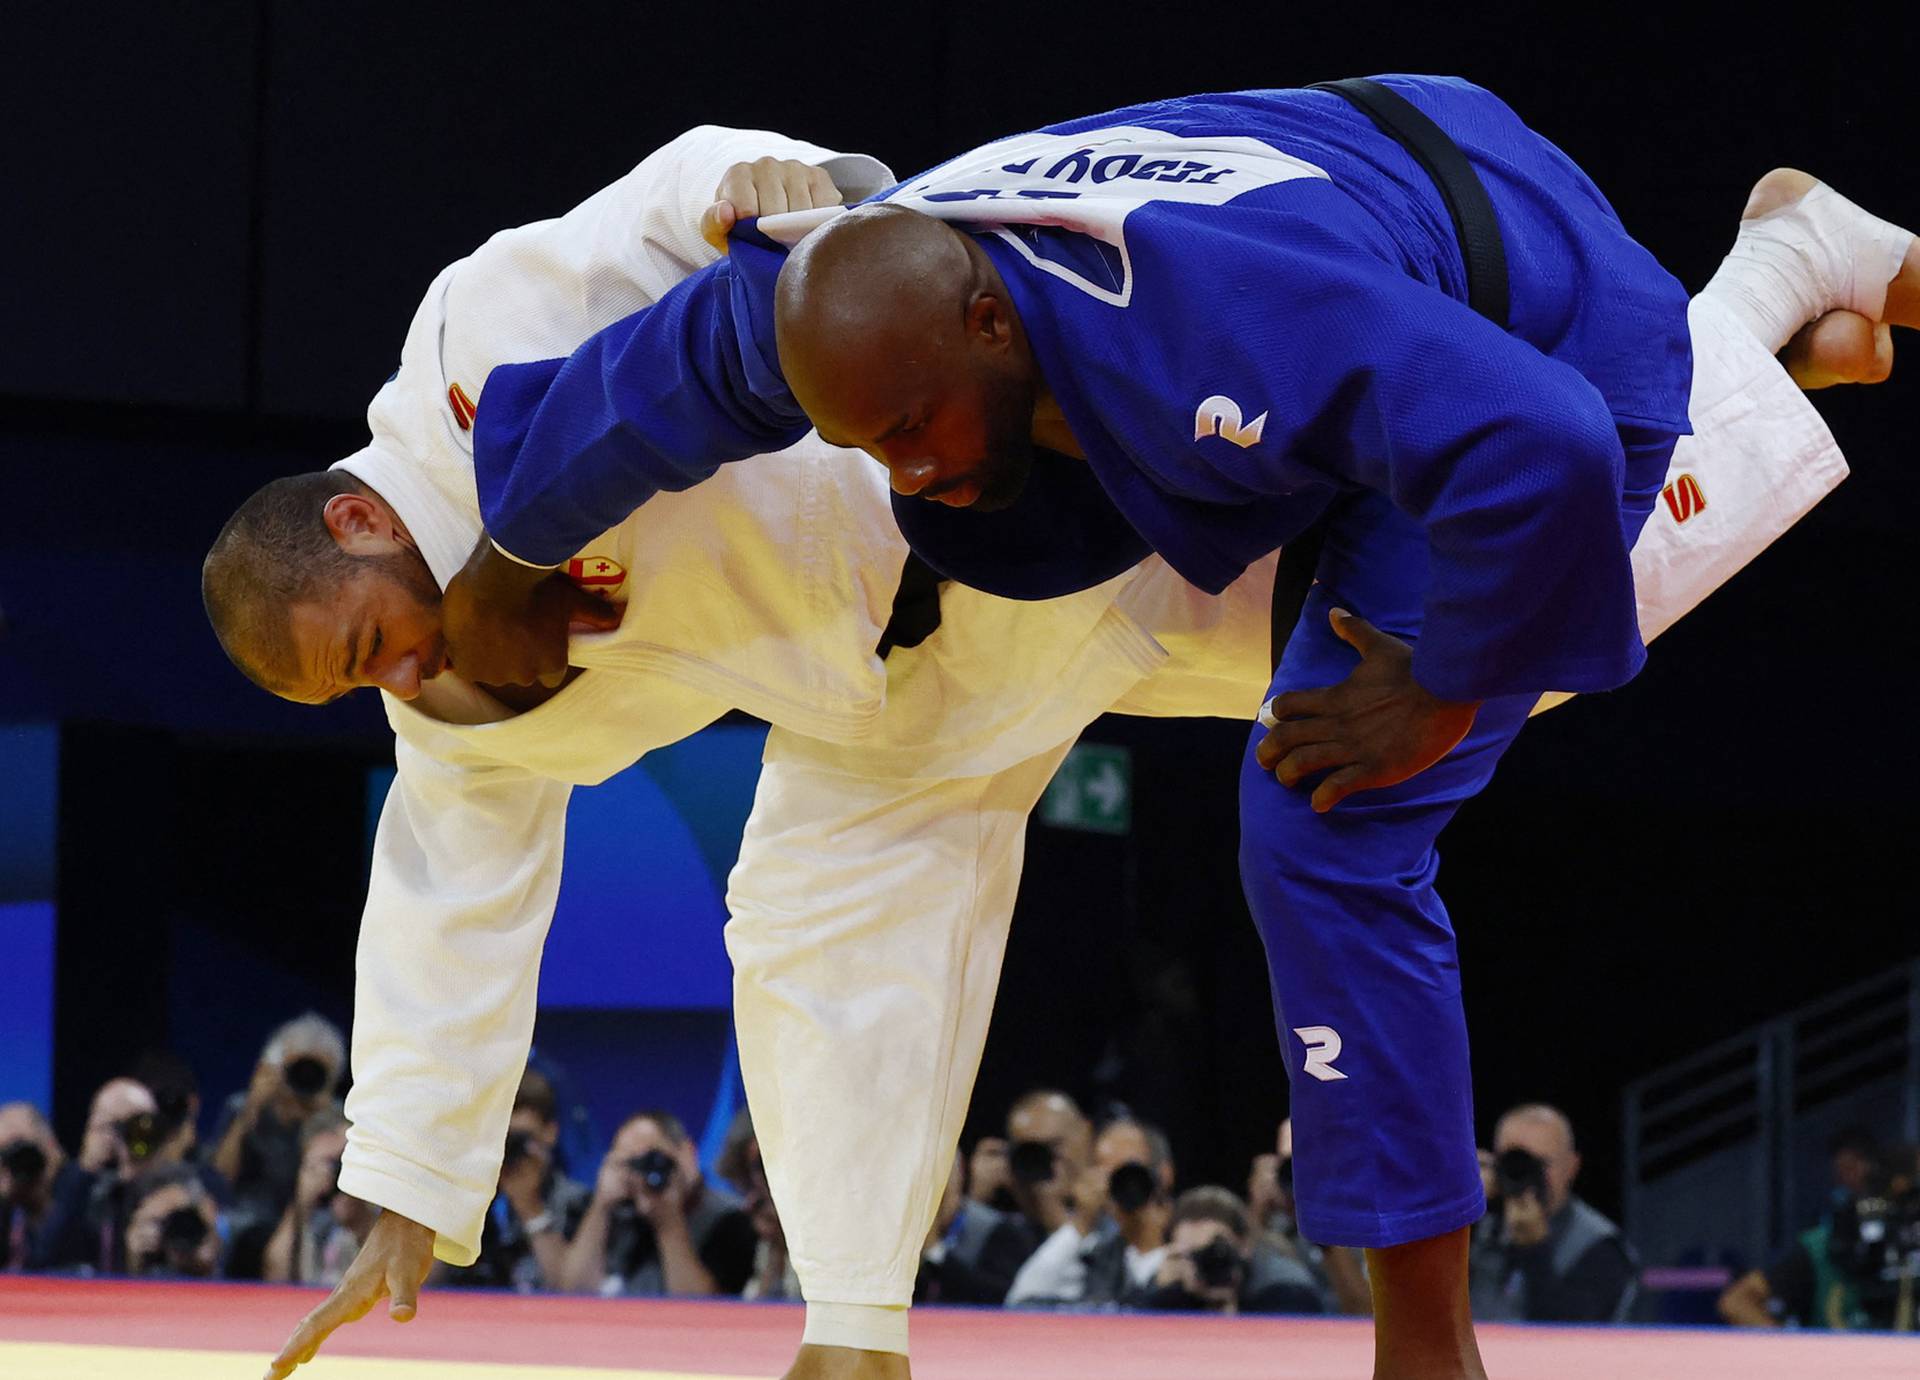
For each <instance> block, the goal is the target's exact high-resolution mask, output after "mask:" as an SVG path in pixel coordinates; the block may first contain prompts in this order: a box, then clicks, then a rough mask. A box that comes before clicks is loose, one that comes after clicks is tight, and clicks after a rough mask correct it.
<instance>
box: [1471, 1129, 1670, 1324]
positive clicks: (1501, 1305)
mask: <svg viewBox="0 0 1920 1380" xmlns="http://www.w3.org/2000/svg"><path fill="white" fill-rule="evenodd" d="M1483 1173H1484V1174H1485V1175H1486V1177H1487V1180H1488V1186H1487V1200H1488V1211H1487V1215H1486V1217H1485V1218H1483V1219H1482V1220H1481V1223H1480V1226H1479V1227H1478V1228H1477V1229H1476V1232H1475V1236H1474V1246H1473V1264H1472V1296H1473V1316H1474V1317H1475V1318H1477V1319H1479V1320H1481V1321H1483V1322H1488V1321H1520V1322H1623V1321H1625V1320H1626V1317H1627V1314H1628V1312H1629V1311H1630V1310H1631V1309H1632V1307H1633V1301H1634V1297H1635V1295H1636V1293H1637V1292H1638V1289H1637V1281H1638V1278H1639V1266H1638V1263H1637V1261H1636V1260H1635V1258H1634V1255H1633V1251H1632V1248H1631V1247H1629V1246H1628V1245H1627V1242H1626V1238H1625V1237H1624V1236H1623V1235H1622V1234H1621V1232H1620V1228H1619V1227H1617V1226H1615V1225H1614V1224H1613V1222H1611V1221H1610V1220H1608V1219H1607V1218H1606V1217H1605V1216H1603V1215H1602V1214H1601V1213H1600V1212H1598V1211H1597V1210H1595V1209H1594V1208H1592V1207H1591V1206H1589V1205H1588V1204H1587V1203H1585V1202H1583V1201H1582V1200H1581V1199H1580V1198H1579V1197H1578V1196H1577V1195H1575V1193H1574V1191H1573V1181H1574V1179H1575V1178H1577V1177H1578V1176H1579V1173H1580V1155H1579V1152H1578V1151H1577V1150H1576V1148H1575V1146H1574V1140H1573V1126H1572V1123H1570V1122H1569V1121H1568V1120H1567V1118H1566V1116H1565V1115H1564V1114H1562V1113H1561V1112H1560V1111H1559V1110H1557V1109H1556V1108H1553V1107H1549V1106H1547V1105H1545V1104H1544V1103H1529V1104H1527V1105H1525V1106H1521V1107H1515V1108H1514V1109H1513V1110H1512V1111H1510V1112H1508V1113H1507V1114H1506V1115H1505V1116H1503V1117H1501V1118H1500V1123H1499V1125H1498V1126H1497V1127H1496V1128H1495V1130H1494V1137H1493V1153H1492V1156H1491V1159H1490V1160H1487V1161H1483Z"/></svg>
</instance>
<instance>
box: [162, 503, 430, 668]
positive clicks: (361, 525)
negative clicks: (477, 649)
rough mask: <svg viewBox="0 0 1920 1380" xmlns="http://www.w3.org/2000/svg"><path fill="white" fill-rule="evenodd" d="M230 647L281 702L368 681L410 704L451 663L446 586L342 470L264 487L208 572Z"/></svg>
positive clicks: (208, 593)
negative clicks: (444, 630)
mask: <svg viewBox="0 0 1920 1380" xmlns="http://www.w3.org/2000/svg"><path fill="white" fill-rule="evenodd" d="M200 595H201V599H202V601H203V602H204V603H205V605H206V609H207V620H208V621H209V622H210V623H212V625H213V631H214V635H215V636H216V637H218V638H219V639H220V647H221V650H223V651H224V652H226V654H227V659H228V660H230V661H232V662H233V664H234V665H235V666H236V667H238V668H239V669H240V670H241V672H242V673H244V674H245V675H246V677H247V678H248V679H249V680H251V681H253V683H254V684H256V685H258V686H260V687H262V688H263V689H266V690H270V691H272V692H273V693H274V694H276V695H278V696H280V697H281V698H283V699H289V700H296V701H300V702H302V703H323V702H325V701H327V700H330V699H334V698H337V697H338V696H340V695H342V694H345V693H346V692H347V691H349V690H352V689H355V688H356V687H359V686H363V685H378V686H380V687H382V688H383V689H386V690H388V691H390V692H391V693H393V694H396V695H399V696H400V697H402V698H411V697H412V696H413V695H415V694H418V693H419V688H420V682H421V681H422V680H423V679H430V678H431V677H432V676H434V675H436V674H438V672H439V670H440V669H441V668H442V667H443V666H444V665H445V643H444V639H442V638H441V636H440V587H439V585H438V584H436V583H435V581H434V578H433V573H432V571H430V570H429V569H428V568H427V564H426V561H425V560H424V559H423V558H422V557H421V555H420V552H419V550H418V548H417V547H415V546H414V544H413V540H412V538H411V536H410V535H409V534H408V533H407V531H406V529H405V526H404V524H402V523H401V522H400V521H399V519H398V518H397V516H396V515H395V514H394V513H393V510H392V509H391V508H390V507H388V505H387V504H386V502H385V500H383V499H382V498H381V497H380V496H379V495H378V494H376V493H375V492H374V491H373V490H372V489H370V488H368V487H367V486H366V485H365V484H362V483H361V482H360V481H359V480H357V479H355V478H354V477H353V476H352V475H350V474H348V473H346V472H345V471H344V470H322V471H320V472H318V473H314V474H296V475H290V476H288V477H287V478H285V479H276V480H274V481H273V482H272V483H270V484H267V485H265V486H264V487H262V488H261V489H259V490H258V491H257V492H255V493H254V494H253V495H252V497H250V498H248V499H247V501H246V502H245V503H242V504H241V505H240V508H239V510H238V511H237V512H235V513H234V515H233V516H232V517H231V518H229V519H228V520H227V523H226V526H224V527H222V528H221V529H220V535H219V536H218V537H216V538H215V539H214V543H213V549H212V550H210V551H209V552H208V553H207V559H206V562H205V564H204V565H202V566H201V569H200Z"/></svg>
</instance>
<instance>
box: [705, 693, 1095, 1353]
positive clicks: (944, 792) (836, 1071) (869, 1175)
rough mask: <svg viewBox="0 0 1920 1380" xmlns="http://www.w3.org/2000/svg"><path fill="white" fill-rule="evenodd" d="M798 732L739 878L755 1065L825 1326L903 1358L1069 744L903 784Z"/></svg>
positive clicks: (773, 753) (744, 1006) (757, 813)
mask: <svg viewBox="0 0 1920 1380" xmlns="http://www.w3.org/2000/svg"><path fill="white" fill-rule="evenodd" d="M790 736H791V735H787V734H785V733H783V731H782V730H780V729H777V728H776V729H775V730H773V732H772V733H771V734H770V735H769V737H768V739H767V754H766V765H765V767H764V768H763V769H762V772H761V775H760V785H759V790H758V793H757V794H756V795H755V798H754V807H753V814H752V816H751V818H749V820H748V821H747V829H746V836H745V839H744V841H743V843H742V846H741V850H740V861H739V864H738V866H736V867H735V869H734V872H733V876H732V878H731V879H730V882H729V886H728V906H729V909H730V910H731V912H732V916H733V918H732V920H731V921H730V922H729V924H728V926H727V950H728V953H729V954H730V955H731V956H732V958H733V965H734V1022H735V1026H736V1028H737V1030H738V1033H739V1040H740V1066H741V1072H742V1074H743V1076H744V1078H745V1081H746V1086H747V1100H748V1103H749V1105H750V1106H751V1107H752V1109H753V1120H754V1130H755V1132H756V1134H757V1135H758V1137H759V1141H760V1148H761V1152H762V1154H763V1155H764V1156H765V1160H766V1167H767V1178H768V1181H769V1183H770V1184H771V1186H772V1189H773V1196H774V1200H775V1202H776V1203H777V1204H778V1206H779V1209H780V1220H781V1224H782V1226H783V1227H784V1229H785V1232H786V1238H787V1247H788V1250H789V1253H790V1255H791V1258H792V1261H793V1266H794V1270H795V1272H796V1273H797V1274H798V1276H799V1278H800V1284H801V1289H802V1292H803V1294H804V1295H805V1297H806V1300H807V1308H808V1321H807V1339H808V1340H809V1341H810V1342H815V1343H820V1344H827V1345H841V1346H854V1347H858V1348H861V1349H864V1350H873V1351H896V1352H901V1353H904V1352H905V1351H906V1312H905V1310H906V1307H907V1305H908V1304H909V1303H910V1302H911V1300H912V1297H913V1281H914V1276H915V1274H916V1272H917V1270H918V1268H919V1262H920V1254H921V1250H922V1247H923V1246H924V1244H925V1241H926V1236H927V1232H928V1230H929V1228H930V1227H931V1225H932V1222H933V1217H934V1212H935V1210H936V1209H937V1207H938V1205H939V1199H940V1194H941V1192H942V1190H943V1189H944V1187H945V1185H946V1182H947V1176H948V1174H949V1172H950V1171H951V1168H952V1164H953V1156H954V1153H955V1150H956V1148H957V1146H958V1144H959V1139H960V1130H961V1125H962V1123H963V1122H964V1121H965V1119H966V1112H967V1104H968V1102H969V1101H970V1099H971V1098H972V1095H973V1083H974V1076H975V1075H976V1073H977V1072H978V1071H979V1066H980V1054H981V1050H982V1049H983V1048H984V1046H985V1044H986V1036H987V1023H988V1019H989V1017H990V1016H991V1014H992V1011H993V999H994V993H995V991H996V990H997V989H998V987H999V982H1000V963H1001V958H1002V956H1003V954H1004V953H1005V949H1006V941H1007V927H1008V924H1009V922H1010V920H1011V918H1012V914H1013V901H1014V894H1015V892H1016V891H1017V889H1018V887H1019V881H1020V865H1021V861H1022V858H1023V856H1024V852H1025V846H1026V827H1027V816H1028V814H1029V813H1030V812H1031V811H1032V809H1033V806H1034V803H1035V801H1037V800H1038V799H1039V797H1040V793H1041V792H1042V791H1043V790H1045V789H1046V784H1047V782H1048V781H1049V780H1050V779H1051V778H1052V776H1053V773H1054V770H1055V768H1056V767H1057V766H1058V765H1059V763H1060V760H1061V758H1062V757H1064V756H1065V755H1066V751H1067V747H1068V744H1066V743H1062V744H1060V745H1059V746H1058V747H1057V748H1055V749H1052V750H1050V751H1048V752H1044V753H1041V754H1040V755H1038V756H1036V757H1033V758H1031V759H1029V760H1027V761H1025V762H1021V763H1019V764H1018V765H1016V766H1013V767H1010V768H1008V769H1007V770H1005V771H1002V772H1000V773H998V774H997V775H993V776H985V777H974V778H969V779H964V780H948V781H898V780H886V779H883V778H874V777H863V776H861V775H859V774H857V772H856V771H854V770H851V769H850V770H846V771H836V770H829V769H824V768H821V767H818V766H811V765H801V764H797V763H793V762H787V761H783V760H782V752H783V744H784V743H785V742H786V741H788V740H789V738H790ZM811 755H815V756H817V755H818V750H817V748H815V749H813V750H812V752H811ZM848 759H849V762H848V764H849V767H851V766H852V765H853V763H854V761H855V759H857V754H856V753H852V752H850V753H849V754H848Z"/></svg>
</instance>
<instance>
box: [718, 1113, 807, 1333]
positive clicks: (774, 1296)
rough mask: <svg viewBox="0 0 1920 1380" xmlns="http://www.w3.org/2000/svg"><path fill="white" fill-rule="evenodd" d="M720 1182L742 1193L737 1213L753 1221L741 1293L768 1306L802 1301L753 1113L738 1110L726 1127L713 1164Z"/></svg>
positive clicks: (742, 1295) (798, 1279)
mask: <svg viewBox="0 0 1920 1380" xmlns="http://www.w3.org/2000/svg"><path fill="white" fill-rule="evenodd" d="M713 1167H714V1169H715V1170H716V1171H717V1172H718V1173H719V1175H720V1177H721V1178H723V1179H725V1180H726V1181H727V1182H729V1183H731V1184H732V1185H733V1186H734V1187H735V1188H737V1189H739V1190H740V1194H741V1209H742V1210H743V1211H744V1212H745V1213H746V1214H747V1216H748V1218H750V1219H751V1220H752V1222H753V1231H754V1235H755V1236H757V1237H758V1238H759V1244H758V1245H757V1246H755V1248H754V1253H753V1277H752V1278H751V1279H749V1280H748V1281H747V1284H746V1288H744V1289H743V1290H741V1292H740V1297H741V1298H744V1299H760V1300H766V1301H769V1302H771V1301H774V1300H782V1299H791V1300H795V1301H797V1300H798V1299H799V1298H800V1277H799V1276H798V1275H796V1274H795V1273H794V1270H793V1262H792V1261H791V1260H790V1259H788V1257H787V1233H786V1231H785V1230H784V1229H783V1228H782V1227H781V1225H780V1210H779V1209H778V1208H777V1207H775V1206H774V1204H773V1190H772V1188H771V1187H769V1186H768V1184H767V1166H766V1162H765V1161H764V1160H762V1159H761V1158H760V1138H759V1137H758V1136H756V1135H754V1133H753V1114H752V1113H751V1112H749V1111H748V1110H747V1109H746V1108H745V1107H742V1108H741V1109H740V1110H739V1111H738V1112H736V1113H735V1114H734V1118H733V1125H731V1126H729V1127H728V1128H727V1140H726V1144H725V1145H723V1146H722V1147H721V1149H720V1158H719V1159H717V1160H715V1161H714V1164H713Z"/></svg>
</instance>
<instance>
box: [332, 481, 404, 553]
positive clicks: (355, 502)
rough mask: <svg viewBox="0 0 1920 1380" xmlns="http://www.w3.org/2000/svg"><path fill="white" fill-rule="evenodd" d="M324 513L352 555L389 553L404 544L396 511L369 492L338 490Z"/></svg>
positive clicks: (334, 537)
mask: <svg viewBox="0 0 1920 1380" xmlns="http://www.w3.org/2000/svg"><path fill="white" fill-rule="evenodd" d="M320 517H321V520H322V521H324V522H325V523H326V524H327V530H328V531H329V532H331V533H333V539H334V540H335V541H336V542H338V543H339V544H340V549H341V550H342V551H344V552H346V553H347V554H348V555H349V556H388V555H391V554H393V551H394V548H395V547H396V546H397V545H399V544H400V543H399V541H398V538H397V535H396V533H395V532H394V527H393V517H392V515H391V514H390V513H388V512H387V510H386V509H385V508H383V507H381V506H380V504H378V503H376V502H374V501H373V500H372V499H370V498H368V497H367V496H366V495H365V494H335V495H334V496H333V497H332V498H330V499H328V500H327V503H326V506H325V507H324V508H322V509H321V510H320Z"/></svg>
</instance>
